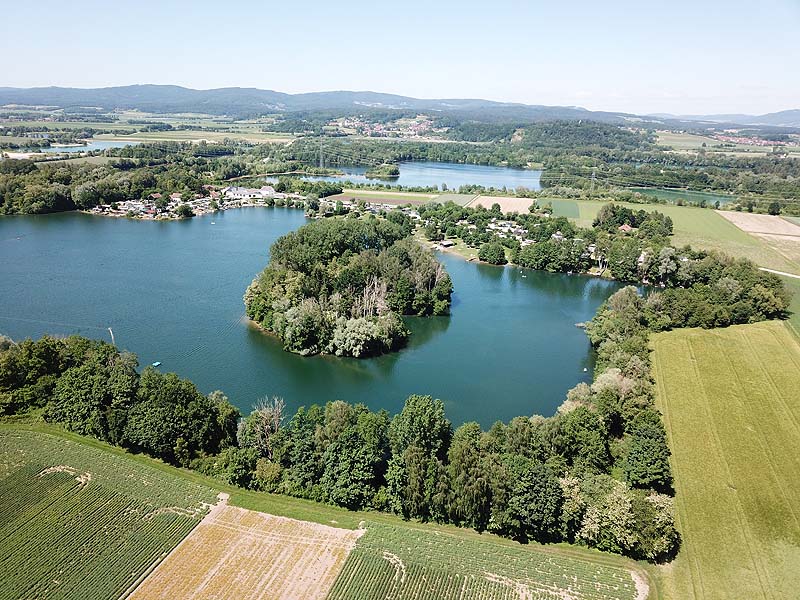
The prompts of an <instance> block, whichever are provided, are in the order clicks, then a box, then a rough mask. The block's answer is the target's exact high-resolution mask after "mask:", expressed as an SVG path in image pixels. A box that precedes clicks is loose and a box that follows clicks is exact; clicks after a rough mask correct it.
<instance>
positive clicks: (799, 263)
mask: <svg viewBox="0 0 800 600" xmlns="http://www.w3.org/2000/svg"><path fill="white" fill-rule="evenodd" d="M719 214H721V215H722V216H723V217H725V218H726V219H728V220H729V221H730V222H731V223H733V224H734V225H736V226H737V227H738V228H739V229H741V230H742V231H744V232H746V233H749V234H750V235H752V236H754V237H756V238H758V239H759V240H761V241H762V242H764V243H765V244H766V245H767V246H769V247H770V248H771V249H773V250H774V251H775V252H777V253H778V254H780V255H781V256H782V257H783V258H784V259H785V260H786V262H787V263H789V264H790V265H791V266H792V268H791V269H785V270H786V271H787V272H789V273H794V274H800V224H798V223H795V222H793V221H791V220H790V219H784V218H781V217H778V216H774V215H759V214H755V213H746V212H727V211H719ZM778 270H781V269H778Z"/></svg>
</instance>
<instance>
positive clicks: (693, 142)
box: [657, 131, 798, 157]
mask: <svg viewBox="0 0 800 600" xmlns="http://www.w3.org/2000/svg"><path fill="white" fill-rule="evenodd" d="M657 137H658V143H659V144H660V145H662V146H668V147H670V148H672V150H674V151H676V152H685V153H695V152H697V151H699V150H700V149H701V148H703V144H705V145H706V146H705V151H706V152H722V153H725V154H730V155H734V156H744V157H747V156H764V155H765V154H771V153H772V146H753V145H749V144H727V143H726V142H721V141H719V140H715V139H714V138H710V137H707V136H704V135H697V134H694V133H679V132H675V131H659V132H657ZM787 150H788V151H789V152H794V151H797V150H798V149H797V148H796V147H789V148H787Z"/></svg>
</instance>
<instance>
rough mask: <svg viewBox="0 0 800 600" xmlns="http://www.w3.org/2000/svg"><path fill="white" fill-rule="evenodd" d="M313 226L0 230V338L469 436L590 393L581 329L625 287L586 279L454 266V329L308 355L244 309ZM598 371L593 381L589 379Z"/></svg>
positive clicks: (280, 217) (80, 223) (242, 400)
mask: <svg viewBox="0 0 800 600" xmlns="http://www.w3.org/2000/svg"><path fill="white" fill-rule="evenodd" d="M304 222H305V217H304V216H303V212H302V211H300V210H295V209H288V208H245V209H235V210H229V211H226V212H221V213H216V214H213V215H206V216H204V217H196V218H194V219H189V220H185V221H177V222H157V221H134V220H128V219H113V218H106V217H95V216H90V215H84V214H80V213H63V214H56V215H43V216H24V217H4V218H0V281H2V282H3V283H2V285H1V286H0V332H2V333H5V334H6V335H10V336H11V337H13V338H15V339H20V338H23V337H27V336H30V337H34V338H38V337H39V336H41V335H42V334H44V333H51V334H58V335H65V334H70V333H79V334H82V335H85V336H88V337H96V338H102V339H105V340H109V341H110V339H111V338H110V336H109V333H108V330H107V328H108V327H111V328H112V329H113V332H114V336H115V338H116V343H117V345H118V346H119V347H120V348H123V349H127V350H130V351H132V352H135V353H136V354H137V355H138V356H139V360H140V363H141V364H143V365H147V364H150V363H152V362H155V361H161V362H162V365H161V367H160V369H161V370H163V371H174V372H176V373H178V374H179V375H181V376H182V377H188V378H190V379H191V380H193V381H194V382H195V383H196V384H197V385H198V387H199V388H200V389H201V391H203V392H204V393H208V392H210V391H212V390H214V389H222V390H223V391H224V392H225V393H226V394H228V396H229V397H230V398H231V400H232V401H233V402H234V403H235V404H236V405H237V406H239V407H240V408H241V409H243V410H244V411H248V410H249V409H250V408H251V407H252V405H253V404H254V403H255V401H256V400H257V399H258V398H259V397H261V396H264V395H267V394H269V395H273V394H274V395H281V396H283V397H284V398H285V399H286V402H287V405H288V407H289V408H290V409H291V410H292V411H294V409H296V408H297V407H298V406H300V405H303V404H305V405H309V404H311V403H314V402H317V403H323V402H325V401H327V400H334V399H342V400H347V401H350V402H363V403H365V404H367V405H368V406H370V407H371V408H373V409H378V408H386V409H387V410H389V411H390V412H392V413H394V412H397V411H398V410H399V409H400V408H402V405H403V401H404V400H405V398H406V397H407V396H408V395H409V394H412V393H420V394H431V395H433V396H435V397H439V398H441V399H442V400H444V401H445V403H446V406H447V414H448V417H449V418H450V419H451V420H452V421H453V422H454V423H455V424H459V423H461V422H464V421H468V420H476V421H478V422H480V423H481V424H482V425H483V426H485V427H486V426H489V425H490V424H491V423H492V422H494V421H495V420H498V419H501V420H508V419H510V418H512V417H514V416H516V415H531V414H534V413H538V414H543V415H551V414H552V413H553V412H554V411H555V409H556V408H557V407H558V405H559V404H560V403H561V402H562V401H563V399H564V395H565V393H566V391H567V390H568V389H569V388H570V387H572V386H574V385H575V384H577V383H578V382H580V381H589V380H590V377H591V371H592V356H591V352H590V346H589V343H588V340H587V338H586V336H585V334H584V332H583V331H582V330H581V329H579V328H577V327H575V323H577V322H581V321H585V320H587V319H589V318H590V317H591V316H592V315H593V314H594V312H595V310H596V309H597V307H598V306H599V305H600V304H601V303H602V302H603V300H604V299H605V298H607V297H608V296H609V295H610V294H611V293H613V291H614V290H616V289H617V287H618V286H617V285H616V284H615V283H613V282H608V281H603V280H600V279H595V278H589V277H583V276H578V275H572V276H570V275H563V274H549V273H543V272H536V271H529V270H525V271H521V270H520V269H516V268H510V267H507V268H502V267H493V266H489V265H479V264H474V263H468V262H466V261H464V260H462V259H460V258H458V257H455V256H453V255H447V254H441V255H439V258H440V259H441V260H442V261H443V262H444V264H445V265H446V267H447V269H448V271H449V272H450V275H451V277H452V279H453V284H454V286H455V290H456V291H455V294H454V296H453V306H452V316H450V317H439V318H428V319H418V318H409V319H408V322H409V325H410V327H411V330H412V332H413V334H412V338H411V342H410V345H409V347H408V348H406V349H404V350H403V351H401V352H399V353H395V354H391V355H385V356H382V357H379V358H375V359H369V360H358V359H352V358H350V359H345V358H337V357H330V356H316V357H301V356H297V355H294V354H290V353H287V352H284V351H283V350H282V348H281V345H280V342H279V341H278V340H277V339H275V338H274V337H271V336H269V335H267V334H264V333H262V332H260V331H258V330H256V329H255V328H253V327H252V326H251V325H249V324H248V322H247V321H246V320H245V319H244V306H243V303H242V296H243V295H244V291H245V288H246V287H247V285H248V284H249V283H250V281H251V280H252V278H253V277H254V276H255V275H256V274H257V273H258V272H259V271H260V270H261V269H262V268H263V267H264V266H265V265H266V263H267V260H268V256H267V254H268V248H269V246H270V244H271V243H272V242H273V241H274V240H275V239H276V238H277V237H279V236H281V235H283V234H285V233H287V232H288V231H291V230H293V229H296V228H297V227H299V226H300V225H302V224H303V223H304ZM584 369H587V370H586V371H584Z"/></svg>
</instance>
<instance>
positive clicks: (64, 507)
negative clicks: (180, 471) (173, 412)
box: [0, 429, 215, 600]
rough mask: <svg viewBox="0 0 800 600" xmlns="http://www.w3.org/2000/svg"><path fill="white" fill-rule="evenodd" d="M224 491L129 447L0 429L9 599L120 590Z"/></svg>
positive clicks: (0, 524) (1, 564) (85, 599)
mask: <svg viewBox="0 0 800 600" xmlns="http://www.w3.org/2000/svg"><path fill="white" fill-rule="evenodd" d="M214 501H215V492H214V491H213V490H211V489H210V488H205V487H203V486H200V485H195V484H192V483H189V482H185V481H182V480H180V479H177V478H174V477H170V476H169V475H168V474H165V473H163V472H161V471H158V470H156V469H154V468H152V467H148V466H146V465H142V464H139V463H137V462H135V461H134V460H131V459H126V458H125V457H124V456H117V455H115V454H112V453H109V452H104V451H103V450H100V449H97V448H92V447H89V446H85V445H82V444H79V443H76V442H72V441H70V440H67V439H63V438H61V437H55V436H51V435H48V434H44V433H39V432H34V431H21V430H13V429H12V430H0V581H2V585H0V600H6V599H8V600H11V599H15V600H16V599H21V598H25V599H27V598H31V599H33V598H36V599H39V598H47V599H48V600H50V599H68V598H75V599H81V600H93V599H105V598H109V599H111V598H119V597H120V596H121V595H123V594H124V593H125V592H126V590H128V589H129V588H130V587H131V586H132V585H133V584H134V583H135V582H137V580H138V579H139V578H140V577H141V576H142V575H143V574H144V573H146V572H147V571H148V569H149V568H150V567H151V565H152V564H153V563H154V562H155V561H157V560H158V559H159V558H161V557H163V556H165V555H166V554H167V553H169V551H170V550H172V548H174V547H175V546H176V545H177V544H178V542H180V540H182V539H183V538H184V537H185V536H186V535H187V534H188V533H189V532H190V531H191V530H192V529H193V528H194V526H195V525H196V524H197V523H198V522H199V521H200V519H201V518H202V517H203V516H204V515H205V514H206V513H207V511H208V506H209V505H210V504H211V503H212V502H214Z"/></svg>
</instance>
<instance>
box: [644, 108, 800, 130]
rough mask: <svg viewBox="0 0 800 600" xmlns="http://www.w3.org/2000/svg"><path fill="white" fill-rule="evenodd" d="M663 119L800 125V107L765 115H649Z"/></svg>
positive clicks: (740, 123)
mask: <svg viewBox="0 0 800 600" xmlns="http://www.w3.org/2000/svg"><path fill="white" fill-rule="evenodd" d="M649 116H651V117H657V118H661V119H673V120H680V121H697V122H703V123H735V124H738V125H769V126H775V127H800V109H790V110H782V111H779V112H774V113H766V114H763V115H744V114H721V115H671V114H665V113H659V114H653V115H649Z"/></svg>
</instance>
